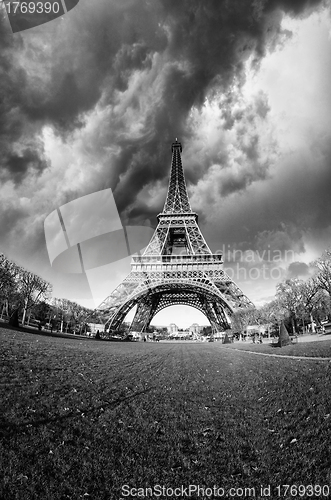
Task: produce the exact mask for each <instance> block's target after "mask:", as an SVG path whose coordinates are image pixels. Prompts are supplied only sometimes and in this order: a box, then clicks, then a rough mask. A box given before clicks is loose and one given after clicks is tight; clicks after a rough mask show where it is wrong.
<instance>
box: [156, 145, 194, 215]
mask: <svg viewBox="0 0 331 500" xmlns="http://www.w3.org/2000/svg"><path fill="white" fill-rule="evenodd" d="M171 150H172V161H171V174H170V182H169V188H168V194H167V198H166V202H165V204H164V208H163V212H162V213H164V214H173V213H187V212H192V209H191V206H190V202H189V199H188V195H187V189H186V184H185V178H184V173H183V167H182V160H181V156H180V154H181V152H182V145H181V143H180V142H178V141H177V138H176V141H175V142H173V143H172V147H171Z"/></svg>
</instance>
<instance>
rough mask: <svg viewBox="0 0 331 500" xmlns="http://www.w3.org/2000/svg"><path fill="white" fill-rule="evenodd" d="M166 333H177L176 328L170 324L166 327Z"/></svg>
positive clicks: (173, 324)
mask: <svg viewBox="0 0 331 500" xmlns="http://www.w3.org/2000/svg"><path fill="white" fill-rule="evenodd" d="M168 332H169V335H172V334H174V333H177V332H178V326H177V325H176V324H175V323H170V325H169V326H168Z"/></svg>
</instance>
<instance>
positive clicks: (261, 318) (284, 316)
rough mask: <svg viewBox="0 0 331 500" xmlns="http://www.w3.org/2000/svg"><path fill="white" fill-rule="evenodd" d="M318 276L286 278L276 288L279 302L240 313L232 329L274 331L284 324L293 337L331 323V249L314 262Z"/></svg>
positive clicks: (313, 266) (236, 330) (276, 300)
mask: <svg viewBox="0 0 331 500" xmlns="http://www.w3.org/2000/svg"><path fill="white" fill-rule="evenodd" d="M311 267H312V268H313V269H314V274H313V276H311V277H310V278H309V279H307V280H301V279H298V278H292V279H286V280H284V281H282V282H281V283H279V284H278V285H277V288H276V290H277V291H276V296H275V299H274V300H272V301H271V302H269V303H267V304H265V305H264V306H262V307H260V308H257V309H255V308H251V309H246V310H244V309H243V310H240V309H239V310H237V311H236V312H235V314H234V317H233V322H232V330H233V331H235V332H242V331H244V330H245V329H246V328H247V326H248V325H263V324H269V325H271V327H272V329H273V331H274V332H277V331H278V328H279V326H280V324H281V323H282V322H284V323H285V325H286V327H287V329H288V330H289V332H291V333H292V334H296V333H305V332H307V331H308V330H309V331H311V332H315V331H316V329H320V328H322V321H323V320H325V319H327V320H329V321H330V320H331V250H326V251H325V252H324V253H323V255H322V256H321V257H320V258H318V259H317V260H315V261H314V262H312V263H311Z"/></svg>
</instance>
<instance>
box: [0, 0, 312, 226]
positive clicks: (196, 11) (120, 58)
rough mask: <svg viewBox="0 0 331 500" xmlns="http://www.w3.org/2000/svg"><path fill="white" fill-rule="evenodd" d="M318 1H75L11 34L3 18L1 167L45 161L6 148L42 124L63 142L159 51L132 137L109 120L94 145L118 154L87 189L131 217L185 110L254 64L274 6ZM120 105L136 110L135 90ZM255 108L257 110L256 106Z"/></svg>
mask: <svg viewBox="0 0 331 500" xmlns="http://www.w3.org/2000/svg"><path fill="white" fill-rule="evenodd" d="M319 4H321V1H318V0H310V1H307V0H295V1H294V2H293V1H292V0H288V1H285V0H283V1H281V0H279V1H276V0H269V1H267V0H260V1H259V0H250V1H248V0H241V1H239V0H231V1H228V0H224V1H222V0H182V1H180V2H179V1H178V0H159V1H156V0H155V1H143V0H141V1H139V0H134V1H133V0H127V1H121V2H115V1H113V2H109V1H108V0H107V1H106V0H100V1H99V2H89V1H87V0H86V1H84V0H82V1H81V2H80V4H79V6H78V7H77V8H76V9H75V11H74V12H73V13H71V15H70V16H69V15H68V16H65V18H64V20H63V22H61V21H60V20H56V21H53V22H52V23H49V28H48V31H46V30H45V29H40V30H39V31H38V30H36V31H35V32H34V33H35V34H33V33H32V34H31V33H27V34H26V35H21V34H16V35H12V34H11V33H10V30H9V28H8V26H7V25H6V22H7V21H6V19H5V18H2V20H1V29H0V31H1V35H0V53H1V56H0V58H1V59H0V65H1V69H2V72H3V75H4V76H3V78H2V79H1V82H0V95H1V97H2V103H1V108H0V113H1V123H0V127H1V128H0V141H1V145H4V144H6V145H7V146H6V147H5V148H4V149H5V152H6V154H5V156H4V157H3V158H2V159H1V162H2V168H3V167H5V169H6V171H7V172H8V173H9V174H10V175H11V176H12V178H13V179H14V180H15V181H19V180H20V178H22V177H23V176H24V174H25V172H26V171H27V169H28V168H29V167H30V166H31V164H32V163H33V162H34V165H35V168H42V167H45V166H46V163H45V162H44V158H43V152H42V151H41V150H40V148H37V147H36V151H38V154H39V159H38V158H37V157H35V158H34V160H33V161H30V160H28V159H27V162H26V163H25V164H24V154H22V153H20V152H18V151H16V150H15V148H14V146H13V145H14V144H15V143H16V142H17V141H19V140H20V141H21V140H23V142H27V143H29V147H31V146H32V147H33V143H34V141H35V140H36V139H35V138H36V136H37V135H38V133H39V132H40V130H41V127H42V126H43V125H45V124H49V125H51V126H52V127H54V129H55V130H57V132H58V133H61V135H62V137H64V138H66V137H67V136H68V134H70V133H72V132H73V131H74V130H75V129H77V128H78V129H79V128H80V127H82V126H83V124H84V113H86V112H88V111H91V110H93V109H94V107H95V106H96V104H97V103H99V104H100V106H103V107H105V106H112V105H114V102H115V100H116V98H117V97H118V96H120V95H121V93H123V92H124V91H125V90H126V89H127V88H128V85H129V81H130V78H131V77H132V74H133V72H134V71H136V70H141V71H143V70H146V71H147V72H148V70H149V69H150V68H151V66H152V59H153V56H154V55H155V54H159V55H160V56H162V58H163V66H162V65H161V67H160V72H161V73H162V74H163V80H162V85H161V87H160V94H159V96H158V101H157V103H155V102H153V101H152V102H151V103H150V110H149V112H148V113H146V121H145V124H144V130H142V132H141V134H140V136H139V140H136V139H132V140H130V138H127V139H126V140H123V138H121V133H120V132H121V130H122V131H124V132H125V125H124V124H123V123H122V124H121V123H120V122H119V123H118V124H116V123H115V124H114V123H113V124H109V125H110V127H111V126H113V129H114V128H115V127H116V126H117V125H118V127H117V128H118V130H117V132H118V133H116V134H114V130H109V131H107V130H102V133H103V139H102V141H101V144H100V146H102V147H107V146H110V145H116V146H118V147H119V148H120V152H119V154H117V156H116V159H112V161H110V160H109V161H104V168H103V171H102V172H101V173H99V175H100V180H98V181H95V183H94V185H93V186H94V188H95V189H98V188H99V189H100V188H102V187H109V186H110V187H112V188H113V189H114V190H115V196H116V201H117V202H118V205H119V209H120V210H121V211H123V210H125V208H127V207H132V210H133V212H132V213H134V201H135V199H136V196H137V194H138V193H139V192H140V190H141V189H142V188H143V187H144V186H145V185H146V183H147V182H149V181H150V180H154V181H156V180H158V179H164V178H166V177H167V176H168V173H169V154H168V148H169V146H170V144H171V141H172V140H173V139H174V137H175V136H178V137H179V138H180V139H181V140H182V141H183V142H184V144H185V141H186V140H188V139H189V137H190V131H189V130H188V129H187V127H186V121H187V117H188V114H189V112H190V110H191V109H192V106H200V105H201V104H202V103H203V102H204V99H205V96H206V95H207V93H208V92H209V91H212V89H213V88H215V87H217V88H218V89H221V90H223V91H224V92H226V91H227V90H228V89H229V88H231V85H232V84H233V82H234V79H235V78H236V79H237V81H239V82H240V81H243V64H244V62H245V61H246V60H247V58H248V57H249V56H251V55H253V56H254V58H255V60H256V62H258V61H259V59H260V58H261V57H263V56H264V54H265V53H266V50H267V47H268V46H269V45H270V44H272V43H275V41H276V40H277V39H278V37H279V35H280V22H281V15H280V13H279V9H281V10H283V11H285V12H288V13H290V14H291V15H295V16H298V15H301V14H302V13H303V12H304V11H305V9H307V8H310V7H314V6H317V5H319ZM73 14H74V15H73ZM31 31H32V30H31ZM33 37H35V39H38V38H39V39H40V40H43V37H45V47H46V48H44V47H42V48H40V47H39V46H38V44H34V40H35V39H34V38H33ZM49 47H51V48H49ZM24 51H25V52H24ZM20 52H21V53H22V54H23V52H24V54H25V58H26V61H27V62H28V58H29V57H31V61H34V62H35V63H36V61H37V62H38V61H39V64H40V67H41V68H43V67H44V68H45V69H44V71H43V72H44V73H45V74H41V75H39V76H40V78H39V80H38V78H30V75H29V72H30V71H31V68H29V65H28V64H26V66H24V65H20V64H19V59H18V58H17V57H16V58H15V57H13V56H14V55H15V54H16V55H17V54H19V53H20ZM36 64H37V63H36ZM43 65H44V66H43ZM40 67H39V71H40ZM37 76H38V75H37ZM46 76H47V78H46ZM129 106H131V107H134V106H136V107H138V108H139V89H137V95H134V96H132V99H131V101H130V102H129ZM259 112H260V113H262V114H263V112H266V110H265V109H263V107H261V108H260V111H259ZM141 138H143V140H141ZM254 141H257V138H255V139H254V140H253V141H252V143H251V144H250V145H249V146H247V149H246V155H247V156H250V157H251V158H252V160H253V159H254V158H255V155H256V151H255V143H254ZM8 145H9V146H8ZM141 149H143V150H144V153H141ZM20 155H21V156H20ZM110 170H111V171H112V176H111V181H110V180H108V179H110V175H109V172H110ZM187 177H188V179H190V173H189V172H188V173H187ZM195 178H196V177H195V176H194V175H193V174H192V180H193V179H195ZM245 182H246V181H244V184H243V182H242V180H238V182H237V181H236V179H232V180H231V181H229V186H230V189H232V190H236V189H242V188H243V186H245ZM130 210H131V209H130ZM130 210H129V212H130ZM129 212H128V214H129ZM147 212H148V210H147V211H146V215H148V213H147ZM128 216H130V215H128ZM142 217H144V214H142Z"/></svg>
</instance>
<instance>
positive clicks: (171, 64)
mask: <svg viewBox="0 0 331 500" xmlns="http://www.w3.org/2000/svg"><path fill="white" fill-rule="evenodd" d="M328 7H330V2H329V1H323V0H310V1H309V0H295V1H293V0H233V1H232V0H231V1H227V0H180V1H178V0H123V1H121V2H118V1H115V0H111V1H110V0H95V1H93V2H91V1H89V0H81V1H80V2H79V4H78V5H77V7H76V8H75V9H73V10H72V11H71V12H69V13H68V14H67V15H66V16H64V17H63V19H60V18H59V19H56V20H54V21H52V22H50V23H48V24H45V25H42V26H39V27H36V28H34V29H31V30H27V31H25V32H22V33H16V34H14V35H13V34H12V33H11V30H10V27H9V23H8V19H7V18H6V14H5V12H4V9H3V8H1V9H0V71H1V79H0V149H1V158H0V165H1V168H0V182H1V185H0V197H1V198H0V208H1V219H0V224H1V239H0V245H1V250H2V251H5V252H7V254H8V256H9V257H12V258H16V259H18V260H19V261H20V262H21V263H23V264H25V265H27V266H28V267H30V268H33V269H34V270H35V268H36V267H39V268H40V267H41V268H42V269H43V272H44V273H45V275H48V276H49V277H50V278H52V280H55V279H59V278H58V277H55V276H54V275H53V274H52V271H51V270H50V268H49V263H48V261H47V254H46V252H45V241H44V236H43V221H44V219H45V217H46V216H47V215H48V214H49V213H50V212H52V211H53V210H54V209H55V208H56V207H58V206H60V205H62V204H64V203H66V202H68V201H72V200H74V199H76V198H77V197H79V196H84V195H86V194H89V193H93V192H95V191H98V190H100V189H105V188H111V189H112V190H113V192H114V196H115V200H116V204H117V207H118V209H119V212H120V215H121V218H122V221H123V223H126V224H129V225H130V224H137V225H140V224H145V225H146V224H147V225H149V224H155V222H156V220H155V215H156V214H157V213H158V212H159V211H161V210H162V207H163V204H164V198H165V193H166V188H167V184H168V175H169V167H170V156H171V151H170V146H171V142H172V141H173V140H174V138H175V137H178V138H179V140H181V141H182V142H183V145H184V150H183V164H184V167H185V174H186V178H187V181H188V189H189V192H190V195H191V199H192V206H193V208H194V209H196V210H197V211H198V212H199V214H200V221H202V222H205V223H206V228H203V229H204V230H205V232H206V236H207V238H208V237H210V240H211V243H212V246H213V248H214V249H216V248H219V246H220V245H221V244H222V243H224V242H226V243H230V244H236V245H237V246H238V247H240V248H252V249H254V250H260V249H261V248H262V247H263V245H266V246H268V245H274V246H277V245H278V246H279V247H281V248H283V249H285V248H288V247H289V248H291V249H293V250H295V251H298V252H299V253H300V252H303V251H304V250H305V251H306V254H307V255H308V254H309V255H310V248H312V247H311V245H310V243H309V242H311V241H314V235H317V234H319V235H320V236H319V238H320V241H321V239H322V236H321V235H322V234H324V233H325V229H326V227H328V226H329V225H330V223H329V222H328V221H329V220H330V215H331V214H330V203H329V202H328V198H329V193H328V186H330V180H331V179H330V175H331V174H330V172H331V169H330V158H331V156H330V146H329V145H330V115H329V113H328V112H327V111H326V110H327V109H330V107H328V105H331V103H330V99H331V98H330V95H331V92H330V81H331V80H330V76H331V75H330V73H331V62H330V57H329V54H330V38H328V29H330V22H329V18H328V11H327V8H328ZM314 16H315V17H314ZM313 18H314V19H315V20H314V22H312V21H311V19H313ZM314 23H315V24H314ZM318 23H320V29H319V30H318V29H317V28H316V26H317V24H318ZM300 30H301V31H300ZM302 30H306V31H305V38H304V36H303V34H302V33H303V31H302ZM309 30H310V31H309ZM298 37H299V38H298ZM298 47H299V48H298ZM291 51H292V52H291ZM298 55H299V56H298ZM309 65H312V67H309ZM307 74H309V78H306V79H305V80H304V81H302V80H300V78H302V77H305V75H307ZM295 75H297V76H295ZM284 82H287V83H286V84H284ZM282 85H283V86H284V88H282ZM291 86H292V87H291ZM293 87H294V88H293ZM316 96H319V97H318V98H316ZM294 97H295V98H294ZM318 99H319V100H318ZM293 228H296V231H297V232H296V231H295V230H294V229H293ZM323 241H325V238H324V239H323ZM18 242H19V244H18ZM316 249H317V248H315V250H316Z"/></svg>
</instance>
